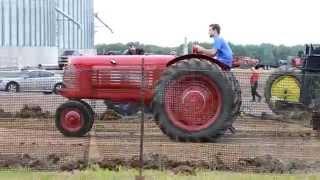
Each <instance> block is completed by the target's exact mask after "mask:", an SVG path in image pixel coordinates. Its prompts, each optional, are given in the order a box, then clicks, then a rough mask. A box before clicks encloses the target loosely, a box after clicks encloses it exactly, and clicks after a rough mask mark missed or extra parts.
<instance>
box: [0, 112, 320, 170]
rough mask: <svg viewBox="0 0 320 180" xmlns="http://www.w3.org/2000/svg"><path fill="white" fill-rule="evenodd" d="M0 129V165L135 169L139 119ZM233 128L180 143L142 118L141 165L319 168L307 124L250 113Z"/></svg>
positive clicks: (20, 123)
mask: <svg viewBox="0 0 320 180" xmlns="http://www.w3.org/2000/svg"><path fill="white" fill-rule="evenodd" d="M0 127H1V128H0V134H1V136H0V147H1V151H0V152H1V153H0V168H14V167H28V168H32V169H61V170H73V169H81V168H85V167H86V166H87V165H88V162H95V163H97V164H98V165H99V166H101V167H103V168H108V169H116V168H117V165H123V166H129V167H138V162H139V161H138V157H137V155H138V154H139V138H140V134H139V132H140V131H139V127H140V124H139V121H138V119H136V120H133V119H121V120H115V121H101V120H100V121H98V122H96V124H95V127H94V129H93V130H92V132H91V133H90V135H88V136H86V137H83V138H66V137H63V136H62V135H61V134H60V133H59V132H58V131H57V130H56V129H55V127H54V124H53V119H47V120H36V119H28V120H26V119H15V120H14V121H12V120H6V119H1V120H0ZM235 128H236V129H237V131H236V134H231V133H230V132H228V133H227V134H226V135H224V136H223V137H222V138H220V139H218V140H217V142H215V143H180V142H175V141H172V140H170V139H168V138H167V136H165V135H163V134H162V133H161V132H160V130H159V128H158V127H157V125H156V124H154V123H153V122H152V121H151V120H147V122H146V123H145V137H144V139H145V141H144V148H145V159H146V162H145V166H146V168H151V169H152V168H154V169H164V168H169V169H175V168H178V170H179V168H180V166H182V167H185V166H187V167H190V168H192V169H193V168H206V169H217V170H231V171H255V172H278V173H283V172H287V173H288V172H301V171H302V172H314V171H316V170H320V155H319V153H318V151H319V149H320V139H319V137H318V134H317V133H316V132H314V131H312V130H311V129H310V128H306V127H302V126H300V125H297V124H292V123H285V122H279V121H275V120H261V119H253V118H250V117H245V118H244V117H243V118H241V119H239V120H237V121H236V123H235ZM93 149H95V150H93ZM90 151H91V152H90ZM92 157H93V158H92ZM182 169H183V170H182V171H184V170H185V168H182Z"/></svg>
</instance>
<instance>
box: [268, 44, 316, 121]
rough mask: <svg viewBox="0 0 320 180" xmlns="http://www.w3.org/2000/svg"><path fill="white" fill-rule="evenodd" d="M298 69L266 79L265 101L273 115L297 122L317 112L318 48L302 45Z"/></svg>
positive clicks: (280, 72)
mask: <svg viewBox="0 0 320 180" xmlns="http://www.w3.org/2000/svg"><path fill="white" fill-rule="evenodd" d="M302 59H303V61H302V62H303V63H302V67H301V68H298V69H291V70H285V71H283V70H282V71H277V72H275V73H273V74H272V75H270V77H269V78H268V80H267V83H266V87H265V98H266V102H267V104H268V105H269V107H270V109H271V110H272V111H273V112H274V113H275V114H277V115H283V116H284V117H287V118H296V119H301V118H303V116H306V113H307V114H312V115H313V116H314V117H316V116H318V115H319V112H320V46H319V45H317V46H315V45H306V49H305V54H304V55H303V58H302Z"/></svg>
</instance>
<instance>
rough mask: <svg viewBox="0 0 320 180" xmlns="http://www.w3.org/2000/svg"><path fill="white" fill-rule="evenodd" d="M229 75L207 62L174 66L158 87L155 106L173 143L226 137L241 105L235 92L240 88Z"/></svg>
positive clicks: (158, 118) (157, 118) (164, 130)
mask: <svg viewBox="0 0 320 180" xmlns="http://www.w3.org/2000/svg"><path fill="white" fill-rule="evenodd" d="M228 73H229V72H223V71H222V70H221V69H220V68H219V67H218V65H216V64H213V63H210V62H209V61H207V60H199V59H190V60H183V61H179V62H177V63H175V64H173V65H171V66H170V67H169V68H168V69H167V70H166V71H165V72H164V73H163V75H162V77H161V78H160V80H159V82H158V84H157V85H156V88H155V95H154V99H153V103H152V105H153V113H154V116H155V120H156V123H157V124H158V125H159V127H160V129H161V130H162V132H163V133H164V134H166V135H167V136H169V137H170V138H171V139H173V140H178V141H190V142H207V141H213V140H214V139H216V138H217V137H219V136H220V135H223V134H224V132H225V131H226V130H227V129H228V128H229V127H231V126H232V123H233V121H234V119H235V118H234V116H235V115H236V114H238V112H236V111H238V110H236V109H238V108H240V106H239V102H241V97H239V95H240V96H241V94H237V92H234V89H236V88H238V85H237V84H236V82H232V80H231V79H233V78H234V77H233V76H230V75H228ZM230 73H231V72H230ZM236 98H238V99H236ZM240 104H241V103H240Z"/></svg>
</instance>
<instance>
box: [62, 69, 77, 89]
mask: <svg viewBox="0 0 320 180" xmlns="http://www.w3.org/2000/svg"><path fill="white" fill-rule="evenodd" d="M77 74H79V72H78V73H77V71H76V68H75V67H73V66H67V67H66V68H65V70H64V73H63V84H64V85H65V87H66V88H67V89H76V88H78V87H79V82H78V81H77V79H76V77H77Z"/></svg>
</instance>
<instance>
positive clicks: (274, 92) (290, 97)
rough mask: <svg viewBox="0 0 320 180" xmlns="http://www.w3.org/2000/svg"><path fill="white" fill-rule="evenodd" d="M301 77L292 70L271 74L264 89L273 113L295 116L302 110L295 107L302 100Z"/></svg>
mask: <svg viewBox="0 0 320 180" xmlns="http://www.w3.org/2000/svg"><path fill="white" fill-rule="evenodd" d="M300 91H301V77H300V76H299V74H298V73H296V72H292V71H278V72H275V73H273V74H272V75H270V77H269V78H268V80H267V82H266V87H265V91H264V95H265V99H266V103H267V104H268V106H269V108H270V109H271V110H272V112H273V113H275V114H277V115H284V116H288V115H290V114H291V116H293V117H295V116H296V115H293V114H297V113H300V114H301V110H298V109H296V108H293V107H294V104H299V102H300Z"/></svg>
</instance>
